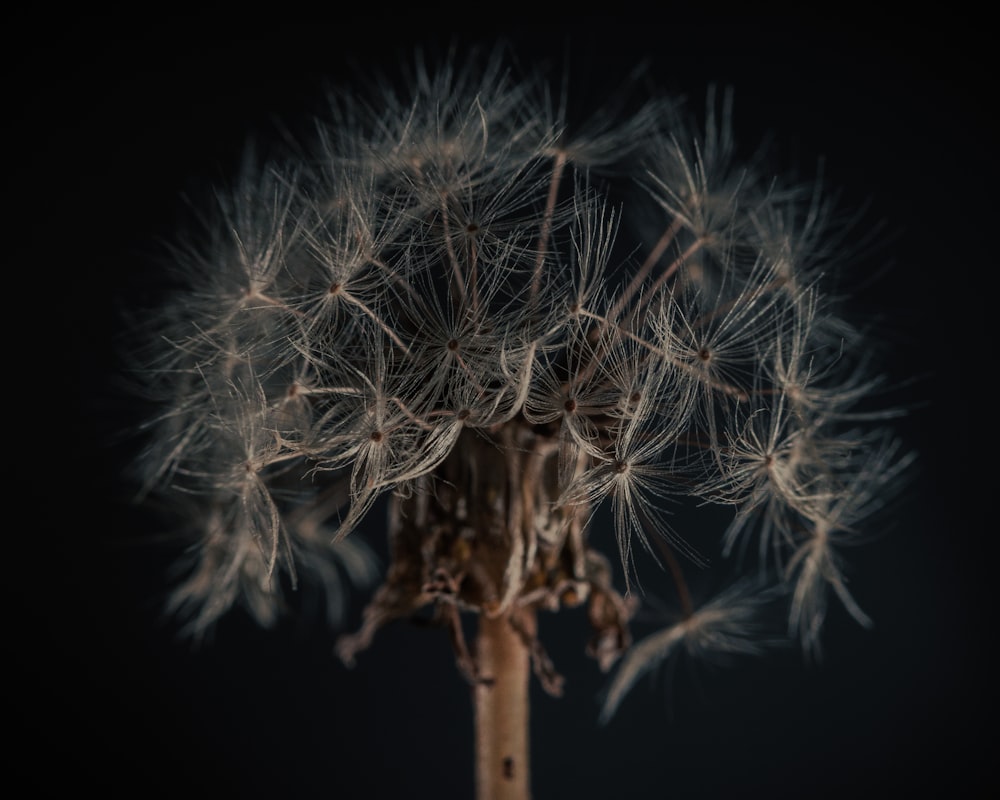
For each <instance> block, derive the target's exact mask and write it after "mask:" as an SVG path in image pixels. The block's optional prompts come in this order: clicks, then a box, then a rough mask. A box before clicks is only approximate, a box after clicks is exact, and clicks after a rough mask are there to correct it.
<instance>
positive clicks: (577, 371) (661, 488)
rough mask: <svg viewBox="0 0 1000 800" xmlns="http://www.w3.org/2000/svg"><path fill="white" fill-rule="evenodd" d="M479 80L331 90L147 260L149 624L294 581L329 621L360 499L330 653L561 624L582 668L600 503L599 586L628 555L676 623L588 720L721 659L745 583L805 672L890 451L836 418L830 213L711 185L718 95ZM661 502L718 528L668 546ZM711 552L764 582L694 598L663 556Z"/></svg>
mask: <svg viewBox="0 0 1000 800" xmlns="http://www.w3.org/2000/svg"><path fill="white" fill-rule="evenodd" d="M503 64H504V61H503V57H502V54H497V55H494V56H491V57H487V58H485V59H483V60H482V61H481V62H479V63H478V65H477V63H476V62H472V63H468V64H466V63H462V64H459V63H453V62H447V61H446V62H444V63H442V64H440V65H437V66H436V67H434V68H428V67H425V66H423V65H418V68H417V71H416V73H415V74H414V75H413V78H412V80H411V81H410V83H409V84H408V86H407V91H405V92H398V91H395V90H393V89H392V88H390V87H389V86H388V85H386V86H384V87H383V88H382V90H381V92H380V93H379V94H377V96H375V97H370V96H364V97H361V96H357V97H356V96H352V95H342V96H341V95H338V96H336V97H333V98H331V106H330V110H331V113H330V114H328V115H325V116H324V117H323V119H321V120H319V121H318V124H317V130H318V137H317V139H316V141H315V142H313V144H312V146H311V147H310V149H308V156H303V155H302V154H301V153H299V154H297V155H295V156H294V157H291V156H290V157H289V158H288V159H285V160H282V161H275V162H273V163H267V164H264V165H257V164H253V163H251V162H249V161H248V164H247V166H246V169H245V170H244V171H243V173H242V174H241V175H240V178H239V181H238V182H237V184H236V185H235V186H234V187H233V188H232V190H230V191H226V192H220V193H219V194H218V196H217V197H218V203H217V208H216V211H217V214H216V215H215V216H214V217H212V218H211V219H209V220H208V224H207V225H206V231H207V232H208V234H209V235H208V236H207V237H205V238H203V239H202V240H200V241H198V242H197V243H195V244H192V245H190V246H187V247H178V248H177V249H176V250H175V251H174V252H172V254H171V255H172V266H173V267H174V268H175V269H176V270H178V275H179V276H180V277H181V278H182V283H183V289H182V290H181V291H180V292H178V293H177V294H176V296H175V297H174V298H173V299H172V300H171V301H170V302H169V303H167V304H166V305H164V306H163V308H162V309H161V310H160V312H159V313H158V314H157V315H156V317H155V320H154V327H155V330H154V333H155V336H153V337H151V338H150V340H149V341H150V342H151V343H152V344H151V347H150V350H149V353H148V354H147V356H148V358H147V360H146V370H145V371H144V377H145V378H146V379H147V380H146V386H147V388H148V390H149V391H151V392H152V393H153V396H154V398H155V399H156V401H157V403H158V404H159V408H160V413H159V414H158V415H157V416H156V418H155V419H154V420H152V421H151V423H150V431H151V437H150V439H149V447H148V449H147V451H146V452H145V454H144V457H143V459H142V467H143V470H144V480H145V485H146V488H147V490H149V491H155V492H164V493H167V494H169V495H172V496H175V497H176V498H177V499H176V500H174V501H173V502H175V503H176V504H178V505H180V503H181V500H183V504H184V508H185V510H186V512H187V513H188V520H189V522H190V523H191V525H192V528H193V529H194V530H195V532H196V536H197V538H196V542H197V546H196V548H195V550H194V551H193V552H194V555H195V561H194V563H193V565H192V568H191V570H190V572H189V573H187V575H186V577H185V578H184V580H183V582H181V583H180V585H179V586H178V587H177V589H176V592H175V594H174V602H175V606H176V608H177V609H180V610H183V611H185V612H186V613H188V614H189V619H190V625H191V629H192V630H193V631H195V632H200V631H204V630H205V629H206V628H207V627H208V626H210V625H211V624H212V623H213V622H215V621H216V620H217V618H218V617H219V616H220V615H221V614H223V613H224V612H225V611H227V610H228V609H229V608H230V607H232V606H233V605H234V604H237V603H242V604H244V605H245V607H246V608H247V609H248V610H249V612H250V613H251V614H252V615H253V616H254V617H255V618H256V619H257V620H258V621H260V622H261V623H262V624H269V623H271V622H272V621H273V620H274V619H275V618H276V616H277V615H278V613H279V612H280V610H281V605H282V597H283V593H284V592H287V590H288V589H289V588H290V587H292V586H294V585H295V583H296V581H297V580H298V577H297V576H299V575H300V574H301V575H303V576H308V577H311V578H319V580H320V581H321V583H322V584H323V585H324V586H325V587H326V590H327V593H328V598H329V601H330V609H331V613H332V614H334V615H335V614H336V613H337V610H338V608H339V606H340V597H341V579H342V577H343V576H345V575H346V576H347V577H348V578H351V579H354V580H357V581H363V580H366V579H368V578H370V577H371V574H372V570H373V565H372V562H371V560H370V558H369V557H368V556H367V555H366V552H365V550H364V548H363V546H361V544H360V542H359V541H358V537H357V536H351V535H350V534H351V533H352V531H354V530H355V528H356V527H357V526H358V524H359V522H360V521H361V520H362V519H363V518H364V517H365V516H366V515H367V514H368V512H369V511H370V510H371V509H372V507H373V505H374V504H375V503H376V501H377V500H378V499H379V498H380V497H382V496H388V497H389V498H390V506H389V509H390V520H389V528H390V536H391V541H392V552H393V563H392V564H391V565H390V568H389V572H388V574H387V576H386V580H385V583H384V585H383V586H382V588H381V589H380V590H379V591H378V593H377V594H376V597H375V600H374V601H373V603H372V605H371V606H370V607H369V609H368V614H367V616H366V622H365V627H364V629H363V630H362V631H361V632H359V634H358V635H357V636H356V637H353V638H349V639H346V640H345V641H344V643H343V647H342V655H343V656H344V657H345V658H347V659H350V658H351V657H352V656H353V654H354V653H355V652H356V651H357V649H358V648H359V647H362V646H364V644H365V643H366V642H367V641H368V640H369V639H370V637H371V635H372V634H373V633H374V630H375V629H376V628H377V627H378V626H379V625H381V624H382V623H384V622H385V621H386V620H388V619H391V618H393V617H396V616H403V615H407V614H410V613H413V612H414V611H415V610H417V609H419V608H421V607H423V606H426V605H440V606H441V607H446V608H447V609H449V610H450V611H449V613H453V612H454V613H457V611H461V610H470V611H473V612H476V613H486V614H490V615H499V614H504V613H506V612H509V611H510V609H512V608H515V607H519V606H528V605H535V606H543V607H556V606H558V605H560V604H570V605H573V604H578V603H583V602H587V603H588V609H589V614H590V618H591V621H592V623H593V624H594V627H595V633H596V638H595V640H594V642H593V643H592V652H593V653H594V655H596V656H597V657H598V658H600V660H601V663H602V665H603V666H605V667H607V666H610V664H611V663H612V662H613V661H614V660H615V658H616V657H617V656H618V655H620V654H621V653H622V652H623V651H624V650H625V648H626V647H627V645H628V644H629V638H628V629H627V623H628V618H629V615H630V613H631V609H632V607H633V603H632V602H631V601H629V600H625V599H624V598H623V597H622V596H621V595H619V594H618V593H617V592H616V591H615V590H614V588H613V587H612V583H613V581H612V573H613V570H612V569H611V566H610V564H609V563H608V561H607V560H606V559H605V558H604V557H603V556H602V555H601V553H600V552H599V551H600V549H601V547H602V546H604V537H603V536H602V537H600V539H599V540H596V537H593V536H590V535H589V533H590V523H591V520H592V519H593V518H594V517H593V515H594V512H595V510H597V509H598V508H599V507H601V506H602V505H605V504H606V505H607V506H608V507H609V510H610V512H611V514H610V518H611V519H612V520H613V524H614V530H615V535H616V540H617V551H618V553H617V555H618V557H620V559H621V561H622V564H623V565H624V568H625V580H626V587H625V589H626V590H628V589H629V588H630V586H631V584H632V583H634V580H635V575H634V566H635V564H634V556H635V554H636V553H637V546H638V548H641V549H644V550H646V551H648V552H649V553H650V554H651V555H652V556H653V557H654V558H655V559H657V560H659V561H660V562H661V564H663V565H664V566H666V567H669V569H668V570H665V571H664V572H663V573H662V574H663V576H664V577H665V579H667V580H669V581H672V582H674V584H675V585H676V588H677V590H678V593H679V596H680V597H681V598H682V605H683V606H684V608H683V620H682V622H681V623H678V624H677V625H676V626H674V627H672V628H671V629H669V630H668V631H666V632H665V633H664V634H661V635H660V638H659V639H656V640H652V639H651V640H650V641H648V642H647V643H645V644H644V645H643V646H640V647H637V648H636V650H635V651H634V652H635V656H634V657H632V658H631V659H630V660H626V662H625V663H624V664H623V668H622V670H621V672H620V679H619V681H618V683H617V684H616V686H615V688H614V691H612V692H611V693H610V694H609V698H611V700H610V701H609V703H610V705H609V706H608V707H607V708H606V712H608V713H610V711H611V710H613V707H614V705H615V704H616V703H617V702H618V698H620V696H621V694H622V692H623V691H624V690H625V689H627V688H628V686H629V685H631V682H632V681H633V680H634V679H635V677H636V676H637V675H638V674H639V673H641V672H642V671H643V670H644V669H645V668H647V667H648V666H649V665H651V664H652V663H655V662H656V660H657V659H659V658H662V657H664V656H665V655H666V654H667V653H669V652H670V651H671V650H672V649H673V648H674V647H675V646H676V645H678V644H680V643H686V644H687V646H689V647H690V648H692V649H694V650H698V649H703V648H705V647H708V646H709V644H713V645H714V646H717V647H721V648H722V649H730V650H738V651H743V652H752V651H753V650H754V649H755V647H754V645H753V644H752V642H751V638H750V637H751V636H752V635H753V633H754V631H755V629H754V628H753V626H752V625H751V624H750V622H749V616H750V611H752V610H754V609H756V608H757V605H758V603H759V602H760V601H761V599H762V598H767V599H768V600H770V599H773V598H774V597H775V596H776V594H775V591H774V589H775V587H778V589H779V590H781V591H779V592H778V593H777V595H778V596H783V597H785V598H786V599H787V601H788V604H789V605H788V608H789V610H788V616H787V620H788V623H789V628H790V630H791V632H792V633H793V634H795V635H797V636H799V637H800V638H801V640H802V642H803V643H804V645H805V646H806V647H807V648H815V647H816V645H817V641H818V639H817V637H818V633H819V629H820V625H821V623H822V621H823V617H824V614H825V610H826V599H827V597H828V596H829V595H830V594H831V593H833V594H835V595H837V596H839V597H840V599H841V600H842V601H843V602H844V603H845V604H846V606H847V608H848V609H849V610H850V611H851V613H852V614H853V615H854V616H855V617H856V618H857V619H858V620H859V621H862V622H864V621H866V617H865V615H864V613H863V612H862V611H861V609H860V608H858V606H857V605H856V604H855V603H854V601H853V599H852V598H851V596H850V595H849V594H848V592H847V588H846V583H845V579H844V576H843V573H842V565H841V561H840V558H841V556H840V548H841V545H842V544H846V543H848V542H849V541H850V540H851V537H854V536H855V532H856V531H857V530H858V527H859V524H860V523H861V522H862V521H863V519H864V518H865V517H866V516H867V515H868V514H869V512H871V511H873V510H874V509H875V508H876V506H877V504H878V502H879V500H880V494H881V493H882V491H883V489H884V488H885V487H887V486H888V485H890V484H891V483H892V482H893V481H894V480H895V478H896V476H897V475H898V473H899V471H900V470H901V469H902V468H903V467H904V466H905V464H906V461H907V459H906V458H901V457H899V456H898V455H897V452H896V448H895V445H894V444H893V443H892V441H891V439H890V438H889V437H888V436H887V434H886V433H885V432H884V431H883V429H882V428H881V427H879V425H878V424H875V425H872V424H870V423H872V422H873V421H875V422H877V421H878V420H879V419H882V417H881V416H880V415H877V414H875V415H872V414H862V413H860V412H858V411H857V409H858V406H859V403H861V402H863V401H865V400H866V399H867V398H869V397H870V396H871V394H872V393H873V392H874V391H875V390H876V389H877V388H878V383H879V381H878V378H877V376H874V375H872V374H870V373H869V372H868V370H867V364H868V362H867V360H866V358H865V355H866V354H867V348H866V347H865V340H864V338H863V336H862V335H861V333H860V332H859V331H856V330H855V329H853V328H852V327H850V326H849V325H848V324H847V323H846V322H845V321H843V320H841V319H840V318H839V317H838V315H837V313H836V308H835V306H834V300H835V299H836V298H834V297H833V296H832V295H831V294H829V293H828V292H827V289H826V287H825V286H824V284H823V280H825V276H826V274H827V273H828V272H831V271H832V270H833V269H834V268H835V267H836V266H837V263H836V259H835V258H834V256H837V255H839V254H842V253H843V252H845V247H844V246H845V240H844V239H843V233H844V232H843V231H842V230H839V229H835V228H834V226H833V224H832V218H831V215H830V207H829V204H828V203H827V202H826V201H825V199H824V198H823V197H822V196H820V194H819V193H818V192H817V191H815V190H814V189H813V188H812V187H809V186H800V185H797V184H796V185H784V184H783V183H782V182H781V180H780V178H778V177H776V176H774V175H772V174H770V173H768V172H767V171H766V170H765V168H764V164H763V162H760V161H755V162H754V163H751V164H741V163H737V162H736V160H735V148H734V145H733V142H732V140H731V136H730V127H729V108H728V101H727V102H724V103H722V106H721V109H722V113H721V114H719V113H718V109H717V104H716V103H715V101H714V99H713V100H711V101H710V103H709V107H710V109H711V111H710V113H709V116H708V118H707V120H706V121H705V123H704V125H701V124H695V123H694V122H693V121H692V120H690V119H688V118H687V117H686V116H685V114H684V113H683V108H682V106H681V104H680V103H679V102H676V101H674V100H672V99H670V98H661V97H655V98H652V99H650V100H649V102H647V103H645V104H644V105H643V106H642V107H641V108H639V109H637V110H636V111H635V112H633V113H630V114H629V115H627V116H623V117H613V116H610V115H609V116H606V117H601V116H596V117H594V118H593V121H592V122H591V123H590V124H588V125H583V126H580V127H578V128H575V129H574V128H572V127H571V126H569V125H568V124H567V121H566V119H565V118H564V115H563V114H562V112H561V111H560V107H559V106H558V104H556V103H554V102H552V101H551V99H550V96H549V94H548V93H546V92H545V91H544V90H543V89H544V85H543V82H542V81H541V80H534V79H528V80H522V79H519V80H516V81H515V80H513V78H512V73H510V72H508V71H507V70H506V69H505V68H504V66H503ZM856 354H857V355H856ZM672 497H673V498H692V499H694V500H695V501H697V502H702V503H704V502H707V503H712V504H717V505H722V506H725V507H728V508H731V509H733V510H734V512H735V514H734V517H733V521H732V524H731V525H729V527H728V528H726V529H724V530H721V531H718V532H715V533H714V534H712V532H710V531H708V532H706V531H705V530H692V531H685V530H674V529H673V527H671V524H670V520H669V519H668V518H667V517H666V515H665V510H664V502H665V500H666V499H667V498H672ZM706 534H710V535H706ZM711 535H714V537H715V538H714V540H713V539H712V538H711ZM713 541H714V542H715V543H716V544H719V545H720V552H721V554H722V555H723V556H730V555H738V554H740V553H743V552H744V551H745V550H746V549H747V548H746V545H747V544H748V543H750V542H753V546H754V547H755V548H756V549H757V550H758V552H759V555H760V558H759V559H755V562H754V566H753V571H754V575H755V576H756V575H757V574H758V570H759V572H760V574H761V575H768V576H769V577H770V584H763V583H762V582H761V581H757V580H755V581H754V582H752V583H748V584H745V585H744V584H739V585H738V587H737V589H738V590H730V591H727V592H725V593H724V594H723V595H722V596H720V597H719V598H717V599H716V600H714V601H709V602H707V603H706V604H705V605H703V606H700V605H699V606H696V605H695V604H693V603H692V601H691V598H690V596H689V595H688V592H687V588H686V587H685V585H684V578H683V577H682V575H683V571H682V569H681V566H682V565H685V564H688V565H690V564H695V565H698V566H697V567H696V568H701V567H703V566H704V565H705V563H706V555H707V554H709V553H710V552H711V551H712V542H713ZM677 555H679V556H681V558H676V557H675V556H677ZM456 610H457V611H456ZM627 658H628V657H627ZM470 669H471V670H472V671H473V672H474V668H472V667H470ZM539 672H540V674H541V675H542V676H543V678H545V677H546V676H547V688H550V689H552V690H557V688H558V687H557V683H558V681H557V680H556V677H555V676H554V674H553V673H551V672H547V671H546V670H545V669H544V668H542V669H540V670H539Z"/></svg>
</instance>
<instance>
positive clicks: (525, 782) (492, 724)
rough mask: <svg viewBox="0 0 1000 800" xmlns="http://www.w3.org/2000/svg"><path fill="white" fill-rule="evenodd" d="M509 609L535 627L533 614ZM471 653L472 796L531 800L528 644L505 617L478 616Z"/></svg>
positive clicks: (487, 799)
mask: <svg viewBox="0 0 1000 800" xmlns="http://www.w3.org/2000/svg"><path fill="white" fill-rule="evenodd" d="M511 613H513V614H519V615H521V619H520V620H519V621H520V623H521V625H522V626H524V627H526V628H527V630H531V631H533V630H534V625H535V620H534V612H529V611H524V610H517V609H515V610H514V611H512V612H511ZM476 655H477V664H478V671H479V675H480V677H481V678H482V679H483V682H482V683H479V684H477V686H476V688H475V703H476V800H530V797H531V782H530V778H531V776H530V770H529V767H530V764H529V761H528V718H529V712H528V688H529V678H530V676H531V664H530V654H529V652H528V648H527V646H526V645H525V642H524V639H523V638H522V637H521V636H520V635H519V634H518V632H517V631H516V630H515V628H514V626H513V625H511V623H510V620H509V619H508V618H507V617H506V616H502V617H500V618H498V619H490V618H489V617H487V616H486V615H485V614H480V616H479V633H478V636H477V639H476Z"/></svg>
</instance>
